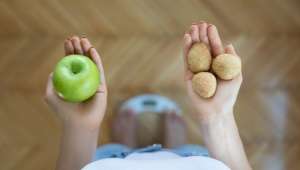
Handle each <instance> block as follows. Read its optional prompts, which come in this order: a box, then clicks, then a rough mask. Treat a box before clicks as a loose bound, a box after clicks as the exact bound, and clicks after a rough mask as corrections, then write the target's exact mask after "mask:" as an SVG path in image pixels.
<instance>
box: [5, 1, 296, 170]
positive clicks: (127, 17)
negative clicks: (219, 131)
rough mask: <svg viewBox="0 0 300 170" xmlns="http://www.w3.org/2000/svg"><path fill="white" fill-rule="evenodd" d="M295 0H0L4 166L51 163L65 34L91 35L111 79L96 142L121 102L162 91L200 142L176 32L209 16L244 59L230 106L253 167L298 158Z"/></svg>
mask: <svg viewBox="0 0 300 170" xmlns="http://www.w3.org/2000/svg"><path fill="white" fill-rule="evenodd" d="M299 8H300V2H299V1H297V0H287V1H279V0H274V1H272V0H266V1H260V0H252V1H250V0H249V1H238V0H229V1H226V3H225V2H224V1H221V0H213V1H209V0H204V1H203V0H176V1H174V0H164V1H160V0H112V1H105V0H92V1H88V2H86V1H79V0H75V1H74V0H63V1H52V0H45V1H38V0H28V1H9V0H4V1H1V2H0V23H2V24H1V27H0V40H1V41H0V51H1V55H0V88H1V93H0V96H1V97H0V134H1V135H0V169H1V170H2V169H5V170H17V169H23V170H35V169H43V170H44V169H45V170H48V169H49V170H50V169H53V168H54V166H55V160H56V158H57V155H58V146H59V137H60V133H61V124H60V122H59V120H58V119H57V118H56V116H55V114H54V113H52V111H51V110H49V108H48V107H47V105H46V104H45V102H44V101H43V93H44V90H45V83H46V79H47V76H48V74H49V73H50V72H51V71H52V70H53V67H54V65H55V63H56V62H57V61H58V60H59V59H60V58H61V57H62V56H63V41H64V39H65V38H66V37H67V36H70V35H73V34H80V35H87V36H88V37H89V38H90V39H91V41H92V42H93V43H94V44H95V47H96V48H97V49H98V50H99V51H100V54H101V56H102V58H103V63H104V68H105V73H106V78H107V83H108V86H109V98H108V110H107V114H106V117H105V121H104V124H103V127H102V128H101V139H100V141H99V144H103V143H108V142H110V141H111V122H112V120H113V117H114V114H115V113H116V111H117V110H118V107H119V106H120V104H121V103H122V102H123V101H124V100H126V99H128V98H130V97H132V96H134V95H138V94H141V93H158V94H161V95H165V96H167V97H169V98H171V99H173V100H174V101H176V102H177V103H178V105H179V106H180V107H181V109H182V110H183V114H184V120H185V122H186V123H187V125H188V126H187V127H188V140H189V142H190V143H202V139H201V134H200V132H199V129H198V126H197V124H195V122H194V121H193V119H192V117H191V116H190V114H189V113H191V112H193V109H192V107H191V106H190V105H189V100H188V98H187V95H186V92H185V87H184V84H183V82H182V75H183V67H182V58H181V56H182V47H181V43H182V42H181V40H182V35H183V33H184V31H185V29H186V28H187V27H188V25H189V24H190V23H191V22H194V21H199V20H208V21H210V22H212V23H214V24H216V25H217V26H218V27H219V29H220V30H221V35H222V37H224V42H225V43H228V42H232V43H233V44H234V45H235V46H236V48H237V51H238V53H239V54H240V56H241V57H242V60H243V74H244V77H245V78H244V84H243V86H242V88H241V93H240V96H239V99H238V102H237V104H236V109H235V112H236V113H235V114H236V120H237V121H238V126H239V130H240V133H241V137H242V139H243V141H244V143H245V147H246V151H247V154H248V156H249V159H250V161H251V164H252V165H253V167H254V169H258V170H259V169H261V170H298V169H300V163H299V161H298V159H299V157H300V145H299V143H300V133H299V131H298V129H299V126H300V125H299V124H300V106H299V103H300V93H299V90H298V87H299V85H300V78H299V71H300V68H299V65H300V50H299V44H300V31H299V30H300V19H299V18H300V11H299Z"/></svg>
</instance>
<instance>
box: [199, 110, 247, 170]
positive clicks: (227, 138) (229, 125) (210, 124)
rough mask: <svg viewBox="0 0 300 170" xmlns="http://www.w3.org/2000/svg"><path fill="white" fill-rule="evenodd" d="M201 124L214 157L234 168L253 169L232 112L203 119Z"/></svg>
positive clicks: (207, 144) (206, 143) (235, 169)
mask: <svg viewBox="0 0 300 170" xmlns="http://www.w3.org/2000/svg"><path fill="white" fill-rule="evenodd" d="M200 126H201V132H202V134H203V137H204V143H205V145H206V147H207V148H208V150H209V152H210V154H211V156H212V157H214V158H216V159H218V160H221V161H222V162H224V163H225V164H227V165H228V166H229V167H230V168H231V169H233V170H238V169H243V170H250V169H251V168H250V165H249V162H248V160H247V157H246V154H245V151H244V147H243V144H242V141H241V138H240V136H239V132H238V128H237V126H236V123H235V120H234V116H233V113H232V112H231V113H227V114H226V115H222V116H218V117H215V118H209V119H205V120H202V121H201V123H200Z"/></svg>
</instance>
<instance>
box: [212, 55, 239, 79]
mask: <svg viewBox="0 0 300 170" xmlns="http://www.w3.org/2000/svg"><path fill="white" fill-rule="evenodd" d="M241 69H242V63H241V59H240V58H239V57H238V56H235V55H232V54H221V55H218V56H217V57H216V58H215V59H213V63H212V70H213V71H214V73H215V74H216V75H217V76H218V77H219V78H220V79H223V80H231V79H233V78H235V77H236V76H237V75H239V74H240V73H241Z"/></svg>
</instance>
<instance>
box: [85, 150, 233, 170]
mask: <svg viewBox="0 0 300 170" xmlns="http://www.w3.org/2000/svg"><path fill="white" fill-rule="evenodd" d="M166 169H167V170H230V169H229V168H228V167H227V166H226V165H224V164H223V163H222V162H220V161H218V160H215V159H212V158H209V157H204V156H190V157H180V156H178V155H177V154H174V153H172V152H166V151H159V152H151V153H133V154H130V155H128V156H127V157H126V158H125V159H120V158H108V159H101V160H98V161H95V162H92V163H90V164H88V165H86V166H85V167H84V168H83V169H82V170H166Z"/></svg>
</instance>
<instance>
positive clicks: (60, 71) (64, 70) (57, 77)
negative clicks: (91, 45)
mask: <svg viewBox="0 0 300 170" xmlns="http://www.w3.org/2000/svg"><path fill="white" fill-rule="evenodd" d="M99 83H100V74H99V71H98V69H97V66H96V64H95V63H94V62H93V61H92V60H91V59H89V58H88V57H86V56H83V55H74V54H73V55H69V56H66V57H64V58H62V59H61V60H60V61H59V62H58V63H57V65H56V67H55V70H54V74H53V85H54V88H55V90H56V92H57V93H58V95H59V96H60V97H61V98H63V99H64V100H66V101H69V102H82V101H85V100H87V99H89V98H90V97H91V96H93V95H94V94H95V92H96V91H97V88H98V86H99Z"/></svg>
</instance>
